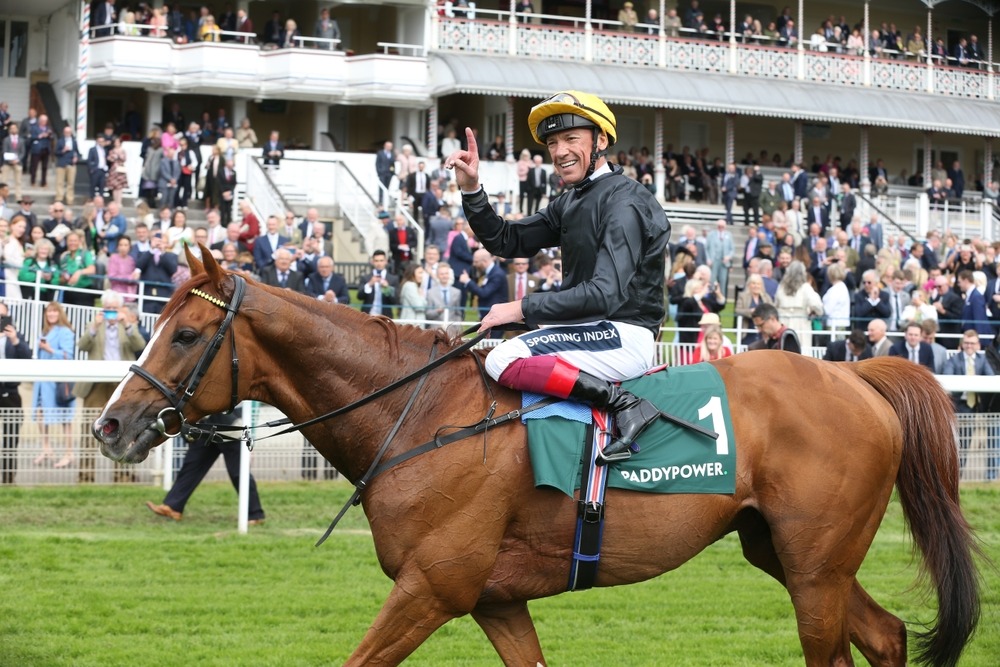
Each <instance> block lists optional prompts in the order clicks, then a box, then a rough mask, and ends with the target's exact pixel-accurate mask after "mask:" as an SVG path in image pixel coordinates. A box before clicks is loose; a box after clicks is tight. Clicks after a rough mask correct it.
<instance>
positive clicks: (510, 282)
mask: <svg viewBox="0 0 1000 667" xmlns="http://www.w3.org/2000/svg"><path fill="white" fill-rule="evenodd" d="M529 264H530V262H529V260H528V258H527V257H515V258H514V259H513V260H512V261H511V263H510V265H511V266H512V267H514V271H513V272H512V273H511V274H510V275H509V276H507V301H520V300H521V299H523V298H524V297H526V296H528V295H529V294H531V293H532V292H534V291H535V290H536V289H538V282H537V281H536V280H535V277H534V276H533V275H531V274H530V273H529V272H528V266H529Z"/></svg>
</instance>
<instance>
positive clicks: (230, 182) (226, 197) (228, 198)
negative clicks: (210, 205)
mask: <svg viewBox="0 0 1000 667" xmlns="http://www.w3.org/2000/svg"><path fill="white" fill-rule="evenodd" d="M235 198H236V169H235V167H234V163H233V161H232V160H226V166H225V167H223V168H222V169H221V170H220V171H219V213H220V214H221V215H222V224H224V225H228V224H229V221H230V220H232V219H233V200H234V199H235Z"/></svg>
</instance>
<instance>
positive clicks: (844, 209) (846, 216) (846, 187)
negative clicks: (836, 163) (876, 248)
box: [838, 181, 861, 254]
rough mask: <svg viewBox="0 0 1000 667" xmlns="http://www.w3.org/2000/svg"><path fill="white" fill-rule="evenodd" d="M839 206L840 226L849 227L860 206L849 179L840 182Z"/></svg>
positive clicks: (859, 251)
mask: <svg viewBox="0 0 1000 667" xmlns="http://www.w3.org/2000/svg"><path fill="white" fill-rule="evenodd" d="M838 208H839V210H840V228H841V229H847V226H848V225H849V224H851V223H852V222H853V220H854V211H855V210H857V208H858V198H857V197H856V196H855V195H854V192H853V191H852V190H851V184H850V183H848V182H847V181H844V182H843V183H841V184H840V202H839V204H838ZM857 250H858V254H861V250H860V249H857Z"/></svg>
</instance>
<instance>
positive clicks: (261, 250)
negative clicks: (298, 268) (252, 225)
mask: <svg viewBox="0 0 1000 667" xmlns="http://www.w3.org/2000/svg"><path fill="white" fill-rule="evenodd" d="M279 224H280V221H279V220H278V216H276V215H272V216H269V217H268V218H267V222H266V223H265V227H266V229H267V233H265V234H264V235H263V236H261V237H260V238H258V239H257V241H256V242H255V243H254V244H253V265H254V266H255V267H256V268H257V272H258V273H260V272H262V271H263V270H264V267H266V266H270V265H271V264H272V263H273V262H274V253H275V251H276V250H277V249H278V248H280V247H282V246H285V245H287V244H289V243H291V239H289V238H288V237H287V236H281V235H280V234H278V225H279Z"/></svg>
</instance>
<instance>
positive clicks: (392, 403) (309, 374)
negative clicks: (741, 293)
mask: <svg viewBox="0 0 1000 667" xmlns="http://www.w3.org/2000/svg"><path fill="white" fill-rule="evenodd" d="M254 305H255V306H257V305H258V304H257V303H255V304H254ZM325 310H326V309H325V308H322V309H320V312H325ZM250 319H251V322H250V324H251V327H252V331H253V337H254V338H255V342H256V348H257V349H254V350H253V351H252V353H251V355H250V356H251V358H250V359H249V362H250V364H251V365H252V370H251V371H250V373H249V375H250V376H252V377H253V380H251V384H252V387H251V389H250V398H252V399H254V400H259V401H261V402H264V403H267V404H269V405H273V406H274V407H276V408H278V409H279V410H281V411H282V412H283V413H284V414H285V415H286V416H288V417H289V418H290V419H291V420H292V421H293V422H295V423H300V422H303V421H306V420H308V419H311V418H314V417H318V416H320V415H323V414H326V413H328V412H331V411H333V410H336V409H338V408H342V407H344V406H346V405H348V404H350V403H353V402H355V401H357V400H360V399H361V398H364V397H365V396H368V395H369V394H371V393H373V392H375V391H377V390H378V389H381V388H382V387H385V386H387V385H389V384H391V383H392V382H393V381H395V380H397V379H399V378H401V377H403V376H405V375H407V374H409V373H412V372H413V371H415V370H417V369H418V368H421V367H422V366H424V365H425V364H426V363H427V362H428V361H429V360H430V353H431V350H432V348H433V346H434V344H435V343H434V337H433V336H431V335H422V334H418V333H417V332H412V331H410V332H407V331H401V330H399V329H398V328H397V327H396V325H394V324H392V323H390V322H387V321H385V320H377V319H375V318H373V317H371V316H368V315H364V314H360V313H357V312H355V311H350V310H348V309H346V308H344V309H341V308H337V309H336V312H335V313H333V315H332V316H331V317H324V316H322V315H318V314H311V313H310V311H309V310H306V309H303V308H302V307H301V304H296V303H294V302H293V301H290V300H287V299H281V298H278V297H275V296H274V295H273V294H270V293H269V294H268V297H267V298H265V299H261V300H260V304H259V307H258V308H255V309H254V310H253V312H252V313H251V317H250ZM239 344H240V340H239V337H237V347H239ZM248 352H249V351H248ZM241 358H242V353H241ZM470 370H471V374H476V375H478V373H476V371H475V370H474V367H473V365H472V362H471V360H466V361H465V362H458V361H453V362H449V363H448V364H446V366H445V367H443V368H441V369H439V370H438V371H436V372H435V373H434V374H433V375H431V376H430V377H429V378H428V382H427V383H426V384H425V386H424V388H423V390H422V392H421V396H420V397H419V398H418V402H417V403H416V404H415V407H414V410H413V412H412V413H411V415H409V416H408V419H407V422H406V424H405V425H404V428H403V429H401V431H400V434H399V436H398V440H399V442H408V443H410V444H411V445H412V444H414V443H415V442H416V439H418V438H423V437H424V433H425V432H426V433H427V434H428V435H427V437H426V438H424V439H430V438H431V437H433V432H434V430H435V429H436V428H437V427H438V426H442V425H444V424H454V423H467V422H462V421H458V420H460V419H463V418H467V415H466V411H467V410H468V409H469V407H468V406H475V409H476V410H481V409H482V407H481V406H480V405H479V404H480V403H484V404H486V403H488V401H487V400H486V399H485V398H483V400H479V398H478V397H479V395H481V394H482V395H485V394H486V392H485V390H484V388H483V387H484V384H483V383H482V381H477V382H476V384H475V385H473V384H472V383H471V382H470V380H473V381H474V380H475V379H474V378H470ZM476 385H478V386H476ZM415 386H416V381H414V382H411V383H409V384H407V385H406V386H404V387H401V388H400V389H397V390H396V391H393V392H391V393H389V394H387V395H386V396H383V397H381V398H378V399H376V400H375V401H374V402H372V403H371V404H368V405H365V406H363V407H361V408H359V409H357V410H352V411H350V412H348V413H346V414H344V415H342V416H340V417H336V418H334V419H332V420H328V421H324V422H322V423H320V424H317V425H316V426H313V427H310V428H308V429H306V430H305V431H304V433H305V435H306V437H307V438H308V439H309V441H310V443H311V444H312V445H313V446H314V447H316V449H317V450H318V451H319V452H320V453H321V454H322V455H323V456H324V457H325V458H327V460H329V461H330V462H331V463H333V464H334V466H336V467H337V469H338V470H340V471H341V472H343V473H344V474H345V475H346V476H348V477H349V478H350V479H357V478H358V477H359V476H360V474H361V473H363V471H364V469H365V468H366V467H367V466H368V465H370V463H371V461H372V460H373V459H374V456H375V453H376V452H377V450H378V448H379V446H380V445H381V443H382V441H383V440H384V438H385V436H386V434H387V433H388V432H389V430H390V429H391V428H392V425H393V424H394V423H395V421H396V419H397V418H398V417H399V415H400V414H401V413H402V411H403V409H404V407H405V405H406V402H407V400H408V399H409V397H410V395H411V393H412V392H413V388H414V387H415ZM456 396H457V400H454V399H455V397H456ZM456 404H457V405H456ZM418 426H423V427H426V428H425V429H424V431H421V430H420V428H418Z"/></svg>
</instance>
